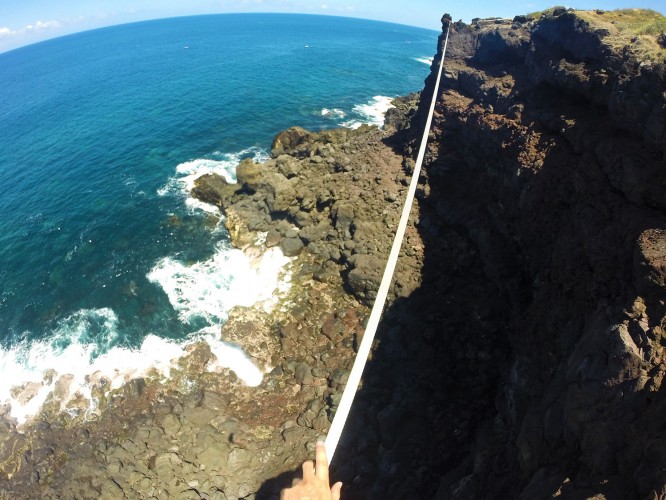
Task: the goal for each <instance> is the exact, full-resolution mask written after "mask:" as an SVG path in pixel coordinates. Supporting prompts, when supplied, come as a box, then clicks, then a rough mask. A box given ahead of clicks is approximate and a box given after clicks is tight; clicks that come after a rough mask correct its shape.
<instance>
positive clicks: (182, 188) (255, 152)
mask: <svg viewBox="0 0 666 500" xmlns="http://www.w3.org/2000/svg"><path fill="white" fill-rule="evenodd" d="M214 156H217V157H219V158H218V159H210V158H198V159H196V160H191V161H186V162H183V163H181V164H179V165H178V166H176V175H174V176H173V177H171V178H170V179H169V181H168V182H167V183H166V184H165V185H164V186H162V187H161V188H160V189H158V190H157V194H158V196H167V195H176V196H183V197H185V200H186V205H187V207H188V208H190V209H192V210H204V211H206V212H217V208H216V207H214V206H213V205H209V204H206V203H203V202H201V201H198V200H195V199H194V198H192V197H191V196H190V192H191V191H192V188H193V187H194V181H195V180H196V179H197V178H199V177H201V176H202V175H204V174H212V173H215V174H218V175H221V176H223V177H224V178H225V179H226V180H227V182H229V183H235V182H236V167H237V166H238V164H239V163H240V162H241V160H242V159H243V158H252V159H253V160H254V161H255V162H262V161H266V160H267V159H268V158H269V156H268V153H267V152H266V151H265V150H263V149H261V148H258V147H251V148H247V149H244V150H242V151H238V152H237V153H215V155H214Z"/></svg>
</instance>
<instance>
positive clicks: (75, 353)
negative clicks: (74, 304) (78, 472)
mask: <svg viewBox="0 0 666 500" xmlns="http://www.w3.org/2000/svg"><path fill="white" fill-rule="evenodd" d="M117 326H118V318H117V317H116V315H115V313H114V312H113V311H112V310H111V309H86V310H82V311H79V312H77V313H75V314H74V315H72V316H70V317H68V318H66V319H65V320H64V321H62V322H61V324H60V325H58V327H57V328H56V330H55V331H54V335H53V337H52V338H50V339H48V340H41V341H38V342H32V343H26V342H23V343H21V344H19V345H17V346H14V347H12V348H11V349H5V350H0V373H1V374H2V376H1V377H0V404H9V405H11V411H10V415H11V417H13V418H15V419H16V421H17V423H18V424H19V425H21V424H23V423H25V422H26V421H27V420H28V419H29V418H30V417H31V416H33V415H36V414H37V413H38V412H39V410H40V408H41V407H42V405H43V404H44V402H45V401H46V400H47V399H48V398H49V396H50V395H51V394H52V393H53V391H54V390H55V389H56V387H57V386H58V385H60V386H61V388H60V389H59V390H57V392H56V393H57V394H58V399H59V402H60V408H61V410H63V411H69V412H70V413H72V412H79V411H82V412H84V413H85V414H86V415H90V414H91V413H95V411H96V407H97V401H96V399H95V398H94V397H93V395H92V394H93V392H92V389H93V386H94V385H95V384H98V383H99V381H100V380H101V379H102V378H106V379H107V380H108V382H109V383H108V384H107V385H106V386H105V390H106V391H110V390H113V389H117V388H119V387H121V386H122V384H124V383H125V382H128V381H129V380H131V379H132V378H136V377H140V376H143V375H145V374H147V373H148V372H153V371H157V373H158V374H159V375H160V376H162V377H164V378H166V377H168V376H169V374H170V371H171V368H172V367H173V366H174V365H175V363H176V361H177V359H178V358H180V357H182V356H184V355H185V354H186V352H187V347H188V346H189V345H191V344H193V343H194V342H198V341H204V342H206V343H207V344H208V345H209V346H210V348H211V352H212V353H213V354H214V355H215V357H216V359H213V360H211V361H210V362H209V364H208V367H207V369H208V370H209V371H215V370H217V369H219V368H229V369H231V370H233V371H234V372H235V373H236V375H237V376H238V377H239V378H240V379H241V380H243V381H244V382H245V383H246V384H247V385H249V386H257V385H259V384H260V383H261V381H262V378H263V374H262V372H261V370H259V369H258V368H257V367H256V366H255V365H254V364H253V363H252V362H251V361H250V360H249V359H248V358H247V356H246V355H245V354H244V353H243V351H242V350H241V349H238V348H237V347H234V346H230V345H228V344H226V343H224V342H223V341H222V340H221V339H220V338H219V329H220V327H219V326H211V327H208V328H205V329H203V330H201V331H199V332H197V333H196V334H194V335H192V336H190V337H189V338H188V339H186V340H184V341H182V342H175V341H171V340H166V339H163V338H160V337H157V336H155V335H148V336H147V337H146V338H145V339H144V340H143V343H142V345H141V347H140V348H138V349H129V348H126V347H120V346H115V347H111V348H110V349H109V350H108V351H107V352H105V353H104V354H101V355H98V356H96V353H97V352H98V351H99V350H100V344H99V343H97V342H94V343H93V341H92V339H93V337H95V338H96V337H97V335H100V334H102V337H104V334H105V335H106V340H107V341H108V342H112V341H113V339H114V338H115V337H116V335H117ZM100 327H101V328H102V330H100ZM45 367H48V369H45ZM63 387H65V388H64V389H63ZM56 393H54V395H55V394H56ZM54 397H55V396H54ZM80 398H82V399H83V400H85V401H84V405H85V406H84V408H81V409H80V410H76V409H73V408H68V407H67V405H68V403H70V402H71V401H72V400H74V399H80ZM76 407H79V405H76Z"/></svg>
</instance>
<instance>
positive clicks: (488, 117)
mask: <svg viewBox="0 0 666 500" xmlns="http://www.w3.org/2000/svg"><path fill="white" fill-rule="evenodd" d="M443 24H444V28H445V29H446V27H447V26H448V24H449V20H448V19H447V18H446V16H445V18H444V19H443ZM663 25H664V18H663V17H662V16H660V15H658V14H656V13H654V12H650V11H639V10H627V11H615V12H603V11H589V12H588V11H570V10H565V9H563V8H561V9H551V10H550V11H548V12H545V13H543V15H541V16H534V17H532V18H530V17H528V16H519V17H517V18H516V19H514V20H503V19H489V20H475V21H474V22H473V23H472V24H471V25H467V24H464V23H462V22H458V23H451V32H450V38H449V42H448V44H449V45H448V51H447V54H446V61H445V68H444V76H443V85H442V86H441V87H440V95H439V98H438V102H437V107H436V111H435V116H434V121H433V130H432V131H431V142H430V144H429V151H428V154H427V158H426V165H425V174H424V178H423V184H422V189H421V190H420V193H419V195H420V196H419V218H418V221H417V226H418V228H419V234H420V236H421V238H422V239H423V245H424V248H425V254H424V263H423V269H422V271H421V275H422V285H421V287H420V288H419V289H418V290H416V291H414V293H412V294H411V295H410V296H409V297H407V298H406V299H404V300H398V301H396V302H395V303H394V304H393V305H392V307H391V308H390V310H388V311H387V312H386V315H385V324H384V332H383V336H380V339H382V340H380V342H381V345H380V346H379V348H378V353H377V354H376V355H375V361H374V362H373V363H372V365H371V367H370V368H369V369H368V372H367V374H366V382H365V384H364V388H363V390H362V392H361V394H360V395H359V401H361V402H359V403H357V404H358V406H364V405H367V407H368V408H369V410H367V411H362V410H359V411H358V412H357V414H356V416H355V419H354V420H353V421H352V422H350V424H349V428H351V429H360V430H359V431H358V434H357V435H356V436H354V437H351V436H350V437H348V439H347V441H346V442H345V451H344V452H342V453H340V454H341V455H342V456H345V457H348V458H349V457H351V458H349V460H350V462H351V465H350V464H345V465H343V466H340V467H339V469H338V473H339V474H340V475H341V476H343V477H342V479H343V481H345V480H346V481H348V483H349V482H351V484H353V485H354V486H353V487H352V489H353V491H354V492H355V495H354V497H355V498H356V497H357V498H362V497H363V498H380V497H382V496H383V495H384V496H385V497H386V498H388V497H393V498H412V497H413V498H417V497H418V498H433V497H437V498H447V499H449V498H526V499H527V498H551V497H556V496H562V497H565V498H589V497H594V498H664V497H666V428H665V427H664V416H665V415H666V386H664V384H663V378H664V374H665V373H666V351H665V350H664V347H665V346H666V196H664V193H665V192H666V191H665V188H666V161H665V154H666V81H665V79H666V64H665V62H666V48H665V47H664V36H663V34H660V33H659V31H658V29H659V26H661V29H662V30H663V29H664V28H663ZM655 27H656V28H655ZM443 40H444V33H443V34H442V36H441V37H440V46H439V47H440V48H439V52H438V54H437V56H436V57H435V61H434V62H433V66H432V73H431V75H430V76H429V77H428V79H427V80H426V87H425V89H424V91H423V92H422V99H421V103H420V105H419V110H418V112H417V113H416V115H415V116H414V117H413V119H412V121H411V130H415V131H418V130H420V129H421V128H422V124H423V123H424V122H425V118H426V113H427V109H426V108H427V106H428V103H429V100H430V96H432V93H433V87H434V81H435V76H436V74H435V72H436V68H437V65H438V63H439V59H440V58H441V50H442V45H443ZM414 135H415V136H416V135H417V133H414ZM417 148H418V143H417V142H416V140H412V141H411V142H410V141H409V140H408V145H407V151H406V153H407V154H408V155H414V154H415V151H416V149H417ZM380 360H381V361H380ZM370 429H371V430H370ZM376 456H380V457H381V459H380V460H379V462H378V463H377V462H376V459H373V458H372V457H376ZM373 460H374V461H373ZM359 471H361V472H359ZM362 471H371V472H368V473H364V472H362ZM595 495H596V496H595Z"/></svg>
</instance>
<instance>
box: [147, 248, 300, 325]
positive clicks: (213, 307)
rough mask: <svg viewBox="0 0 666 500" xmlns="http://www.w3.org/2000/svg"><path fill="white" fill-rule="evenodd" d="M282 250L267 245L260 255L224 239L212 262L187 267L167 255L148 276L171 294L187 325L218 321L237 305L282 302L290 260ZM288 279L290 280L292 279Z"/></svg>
mask: <svg viewBox="0 0 666 500" xmlns="http://www.w3.org/2000/svg"><path fill="white" fill-rule="evenodd" d="M289 260H290V259H289V258H288V257H285V256H284V255H283V254H282V252H281V251H280V249H279V248H277V247H274V248H270V249H267V250H266V252H264V253H263V254H261V256H257V257H255V258H250V257H248V256H247V255H246V254H245V253H244V252H243V251H241V250H238V249H235V248H232V247H231V246H230V245H229V243H227V242H224V241H222V242H219V243H218V244H217V249H216V251H215V254H214V255H213V256H212V257H211V258H210V259H208V260H206V261H203V262H197V263H195V264H192V265H185V264H183V263H181V262H179V261H177V260H176V259H174V258H171V257H165V258H163V259H161V260H160V261H159V262H158V263H157V264H156V265H155V266H154V267H153V269H152V270H151V271H150V273H149V274H148V279H149V280H150V281H152V282H154V283H157V284H158V285H159V286H160V287H161V288H162V289H163V290H164V292H165V293H166V294H167V297H169V302H170V303H171V305H172V306H173V308H174V309H175V310H176V311H177V312H178V315H179V317H180V319H181V321H183V322H184V323H191V322H192V321H194V320H195V319H197V318H200V319H203V320H205V321H207V322H208V323H209V324H216V323H219V322H221V321H224V320H225V319H226V313H227V311H229V310H230V309H231V308H232V307H234V306H250V305H253V304H255V303H257V302H261V303H262V304H264V305H265V306H266V307H267V308H270V307H272V305H273V304H275V302H276V301H277V295H276V294H275V293H274V292H275V290H276V289H278V288H279V286H280V284H281V283H280V274H281V272H282V269H283V267H284V265H285V264H286V263H287V262H289ZM287 279H288V278H287Z"/></svg>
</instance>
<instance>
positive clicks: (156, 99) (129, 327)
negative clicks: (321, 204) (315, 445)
mask: <svg viewBox="0 0 666 500" xmlns="http://www.w3.org/2000/svg"><path fill="white" fill-rule="evenodd" d="M437 35H438V33H436V32H434V31H429V30H425V29H420V28H414V27H408V26H402V25H396V24H388V23H382V22H375V21H367V20H359V19H348V18H339V17H331V16H308V15H287V14H284V15H282V14H232V15H212V16H196V17H185V18H174V19H166V20H158V21H149V22H141V23H134V24H128V25H122V26H115V27H110V28H104V29H98V30H94V31H88V32H84V33H79V34H75V35H70V36H66V37H62V38H58V39H54V40H50V41H47V42H42V43H39V44H35V45H31V46H28V47H23V48H20V49H17V50H13V51H10V52H6V53H4V54H0V75H1V76H0V81H1V82H2V83H1V85H0V138H1V139H0V141H1V142H0V144H1V145H2V147H1V151H2V154H0V186H2V192H1V193H0V214H2V215H1V217H0V404H3V403H9V404H11V405H12V415H13V416H14V417H15V418H16V419H17V420H18V421H19V422H23V421H24V420H25V419H26V418H27V417H28V416H30V415H32V414H34V413H35V412H36V411H37V410H38V408H39V406H40V405H41V403H42V402H43V401H44V398H46V396H47V395H48V393H49V392H50V390H51V389H52V380H54V379H55V378H57V377H51V376H50V375H49V376H45V374H48V370H55V372H56V374H57V375H63V374H72V375H74V378H75V385H77V386H78V387H79V389H80V391H81V393H82V394H83V395H84V396H85V395H86V394H87V393H86V391H89V389H88V388H87V387H86V381H85V376H86V375H88V374H91V373H93V372H96V371H99V372H100V373H104V374H106V375H107V376H109V377H110V378H111V379H112V380H113V383H114V384H115V386H118V385H119V384H121V383H122V382H123V381H124V380H125V379H126V378H127V377H128V376H131V375H132V374H135V375H136V374H140V373H141V372H142V371H143V370H145V369H147V368H148V367H150V366H154V367H156V368H158V370H160V371H161V372H162V373H163V374H164V375H165V376H167V375H168V370H169V366H170V362H171V360H172V359H173V358H175V357H177V356H178V355H179V354H182V352H183V348H184V347H185V346H186V345H187V344H188V343H191V342H193V341H194V340H195V339H200V338H204V339H206V341H208V342H209V344H210V345H211V348H212V349H213V351H214V353H215V354H216V356H217V357H218V363H219V365H220V366H226V367H229V368H231V369H233V370H234V371H236V373H237V374H238V375H239V376H240V377H241V378H242V379H244V380H245V381H246V383H248V384H250V385H256V384H258V383H260V381H261V376H262V374H261V372H259V370H258V369H257V368H256V367H254V366H253V365H252V363H251V362H250V361H249V360H248V359H247V358H245V357H244V355H243V354H242V353H241V352H239V351H238V350H236V349H234V348H232V347H230V346H228V345H225V344H224V343H222V342H221V341H219V339H218V338H217V337H218V336H219V329H220V325H221V324H222V323H223V322H224V321H225V319H226V317H227V313H228V311H229V310H230V309H231V308H232V307H233V306H235V305H251V304H254V303H257V302H260V301H264V302H265V304H266V305H267V307H269V306H270V304H271V300H272V299H273V298H274V297H273V296H274V292H275V290H276V289H277V288H279V287H282V288H286V287H288V285H289V283H288V281H289V278H288V276H284V275H283V273H281V270H282V269H284V265H285V264H286V262H287V261H288V259H286V258H285V257H283V256H282V255H281V254H280V253H279V252H278V251H276V250H274V251H272V252H269V253H268V254H267V255H265V256H264V258H263V260H262V261H261V263H260V264H259V265H258V264H257V263H251V262H250V261H249V260H248V258H247V257H246V256H245V255H244V254H243V253H242V252H241V251H239V250H235V249H233V248H232V247H231V245H230V244H229V240H228V236H227V234H226V232H225V229H224V224H223V220H222V218H221V216H220V214H219V213H218V212H217V210H216V209H214V207H210V206H206V205H204V204H202V203H199V202H197V201H196V200H194V199H192V198H191V197H190V196H189V189H190V188H191V186H192V183H193V181H194V179H195V178H196V177H197V176H199V175H201V174H203V173H206V172H218V173H220V174H222V175H225V176H226V177H227V178H228V179H229V180H230V181H234V179H235V177H234V175H235V173H234V171H235V167H236V165H237V164H238V163H239V162H240V160H242V159H243V158H247V157H251V158H254V159H255V160H257V161H260V160H262V159H266V158H267V157H268V154H269V150H270V145H271V141H272V138H273V137H274V135H275V134H276V133H277V132H279V131H280V130H283V129H285V128H288V127H290V126H293V125H300V126H302V127H304V128H306V129H309V130H321V129H326V128H332V127H338V126H348V127H357V126H359V125H360V124H362V123H371V124H377V125H381V123H382V121H383V114H384V112H385V111H386V109H387V108H388V106H389V103H390V100H391V98H393V97H396V96H398V95H404V94H407V93H409V92H414V91H417V90H419V89H420V88H421V87H422V85H423V80H424V79H425V77H426V76H427V74H428V71H429V65H430V62H431V60H432V54H433V52H434V50H435V48H436V39H437ZM211 369H215V367H211ZM51 373H53V372H51ZM25 383H32V386H33V390H32V392H33V393H34V394H33V397H32V398H29V399H27V398H25V397H23V398H22V399H21V401H20V402H19V401H18V400H17V394H18V393H19V392H20V391H17V390H16V389H15V390H13V391H12V388H13V387H16V386H19V385H21V384H25ZM26 399H27V400H26Z"/></svg>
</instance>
